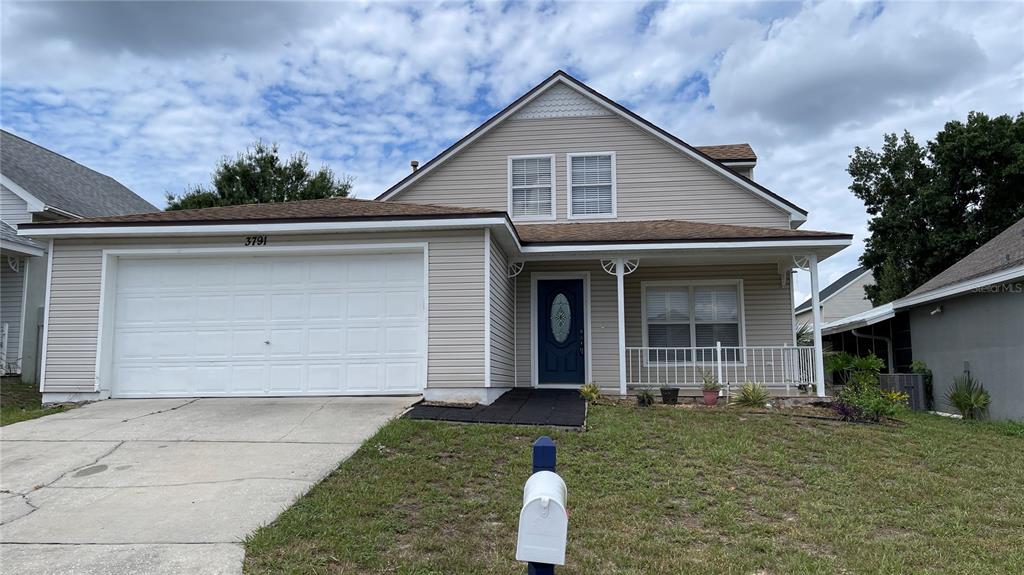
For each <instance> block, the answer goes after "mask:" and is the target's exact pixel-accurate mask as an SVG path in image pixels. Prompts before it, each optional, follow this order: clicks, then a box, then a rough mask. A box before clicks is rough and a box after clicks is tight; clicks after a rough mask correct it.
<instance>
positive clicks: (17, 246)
mask: <svg viewBox="0 0 1024 575" xmlns="http://www.w3.org/2000/svg"><path fill="white" fill-rule="evenodd" d="M3 249H4V251H7V252H14V253H17V254H21V255H25V256H33V257H39V256H42V255H44V254H46V250H44V249H42V248H37V247H35V246H31V245H29V244H23V243H21V242H12V241H5V242H4V243H3Z"/></svg>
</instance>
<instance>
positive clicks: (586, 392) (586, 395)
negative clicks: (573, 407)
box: [580, 383, 601, 403]
mask: <svg viewBox="0 0 1024 575" xmlns="http://www.w3.org/2000/svg"><path fill="white" fill-rule="evenodd" d="M580 396H581V397H582V398H583V399H585V400H586V401H587V403H594V402H595V401H597V400H598V399H600V398H601V388H600V387H597V384H596V383H588V384H586V385H582V386H580Z"/></svg>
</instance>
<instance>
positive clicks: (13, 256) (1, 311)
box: [0, 130, 157, 383]
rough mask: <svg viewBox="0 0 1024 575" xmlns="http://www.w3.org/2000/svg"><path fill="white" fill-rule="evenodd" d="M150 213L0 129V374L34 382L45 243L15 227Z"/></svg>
mask: <svg viewBox="0 0 1024 575" xmlns="http://www.w3.org/2000/svg"><path fill="white" fill-rule="evenodd" d="M146 211H157V208H156V207H155V206H153V205H152V204H150V203H149V202H147V201H146V200H144V199H142V198H140V197H139V196H137V195H135V193H134V192H132V191H131V190H129V189H128V188H126V187H124V186H123V185H121V184H120V183H119V182H117V181H116V180H114V179H113V178H111V177H109V176H105V175H103V174H101V173H99V172H96V171H94V170H91V169H89V168H87V167H85V166H83V165H81V164H79V163H77V162H75V161H73V160H71V159H69V158H66V157H64V156H62V155H60V154H58V153H56V152H53V151H50V150H48V149H46V148H43V147H42V146H39V145H36V144H34V143H32V142H30V141H28V140H25V139H24V138H20V137H18V136H16V135H14V134H12V133H10V132H7V131H4V130H0V375H13V374H21V378H22V380H23V381H26V382H31V383H35V382H36V375H37V367H38V358H39V349H40V341H39V335H40V332H41V329H42V325H43V296H44V294H45V291H46V273H47V248H48V244H47V243H44V242H42V241H35V240H32V239H30V238H27V237H19V236H18V234H17V226H18V225H19V224H25V223H30V222H53V221H60V220H68V219H78V218H87V217H96V216H110V215H119V214H132V213H139V212H146Z"/></svg>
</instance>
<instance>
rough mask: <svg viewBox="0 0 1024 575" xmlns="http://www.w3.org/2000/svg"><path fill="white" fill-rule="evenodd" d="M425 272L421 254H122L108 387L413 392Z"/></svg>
mask: <svg viewBox="0 0 1024 575" xmlns="http://www.w3.org/2000/svg"><path fill="white" fill-rule="evenodd" d="M422 272H423V262H422V256H421V255H420V254H373V255H344V256H337V255H334V256H256V257H232V258H222V257H216V258H179V259H152V260H138V259H136V260H127V259H126V260H122V261H120V262H119V263H118V272H117V276H116V277H117V284H116V294H117V296H116V297H115V298H114V301H115V307H116V309H115V312H114V331H115V333H114V337H113V341H112V343H113V348H114V351H113V358H114V361H113V364H114V365H113V368H112V374H113V376H114V383H113V390H112V391H113V394H114V395H115V396H120V397H145V396H190V395H201V396H219V395H224V396H228V395H255V396H259V395H303V394H317V395H330V394H375V393H396V392H403V393H408V392H417V391H419V390H420V389H421V388H422V386H423V371H424V365H425V361H426V360H425V355H426V345H425V342H424V341H423V339H424V336H425V331H426V330H425V323H426V317H425V315H426V314H425V308H424V305H423V295H424V291H423V290H424V289H425V288H424V286H423V273H422ZM172 276H173V278H174V279H173V280H169V279H168V278H170V277H172ZM267 342H269V343H267Z"/></svg>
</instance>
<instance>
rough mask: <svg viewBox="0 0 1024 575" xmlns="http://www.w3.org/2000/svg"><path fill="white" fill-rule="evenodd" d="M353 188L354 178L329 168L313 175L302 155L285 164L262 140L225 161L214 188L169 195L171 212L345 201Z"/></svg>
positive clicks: (192, 188)
mask: <svg viewBox="0 0 1024 575" xmlns="http://www.w3.org/2000/svg"><path fill="white" fill-rule="evenodd" d="M351 189H352V178H351V177H349V176H341V177H335V175H334V172H333V171H331V169H330V168H328V167H327V166H322V167H320V169H319V170H317V171H315V172H311V171H310V170H309V160H308V159H307V158H306V155H305V154H303V153H301V152H300V153H297V154H295V155H293V156H292V157H291V158H288V160H287V161H282V160H281V158H280V156H279V155H278V151H277V144H271V145H269V146H268V145H267V144H264V143H263V142H261V141H259V142H256V143H254V144H253V145H252V146H251V147H249V148H246V150H245V152H244V153H240V154H238V156H237V157H236V158H235V159H234V160H230V159H228V158H227V157H226V156H225V157H223V158H221V160H220V164H219V165H218V166H217V169H216V171H214V173H213V181H212V182H211V187H209V188H207V187H204V186H202V185H197V186H192V187H191V188H189V189H187V190H185V192H184V193H182V194H180V195H174V194H171V193H168V194H167V209H168V210H183V209H190V208H210V207H214V206H234V205H239V204H263V203H270V202H290V201H295V200H316V199H321V198H343V197H345V196H348V194H349V192H350V191H351Z"/></svg>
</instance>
